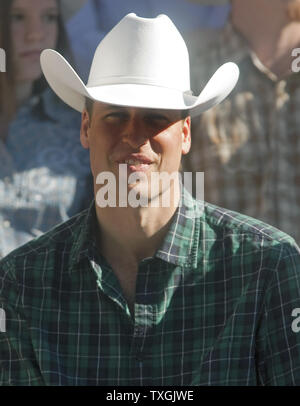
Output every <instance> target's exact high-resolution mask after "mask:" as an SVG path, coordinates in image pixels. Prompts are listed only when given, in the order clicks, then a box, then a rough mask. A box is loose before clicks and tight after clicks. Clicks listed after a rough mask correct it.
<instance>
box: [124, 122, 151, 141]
mask: <svg viewBox="0 0 300 406" xmlns="http://www.w3.org/2000/svg"><path fill="white" fill-rule="evenodd" d="M148 138H149V134H148V131H147V128H146V126H145V124H144V122H143V119H142V118H141V117H138V116H133V117H130V118H129V119H128V121H127V123H126V126H125V127H124V129H123V132H122V140H123V141H124V142H126V143H128V144H129V145H130V146H131V147H132V148H138V147H140V146H141V145H144V144H146V142H147V141H148Z"/></svg>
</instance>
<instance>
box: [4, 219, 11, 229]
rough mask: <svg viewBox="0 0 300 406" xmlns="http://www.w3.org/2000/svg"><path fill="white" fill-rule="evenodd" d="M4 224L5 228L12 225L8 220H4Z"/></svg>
mask: <svg viewBox="0 0 300 406" xmlns="http://www.w3.org/2000/svg"><path fill="white" fill-rule="evenodd" d="M3 226H4V227H5V228H9V227H10V221H8V220H5V221H3Z"/></svg>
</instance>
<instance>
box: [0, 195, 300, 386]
mask: <svg viewBox="0 0 300 406" xmlns="http://www.w3.org/2000/svg"><path fill="white" fill-rule="evenodd" d="M183 193H184V195H183V196H184V197H185V199H187V200H186V202H188V201H189V202H190V203H191V197H190V195H188V193H187V192H186V191H184V192H183ZM192 203H193V204H194V209H195V210H196V209H197V208H198V209H199V207H198V206H199V205H200V204H201V203H200V202H195V201H194V202H192ZM189 207H190V206H189ZM194 214H195V213H194ZM96 223H97V220H96V214H95V209H94V206H91V208H90V209H89V210H87V211H84V212H82V213H81V214H79V215H77V216H76V217H74V218H72V219H70V220H69V221H68V222H66V223H64V224H62V225H59V226H57V227H56V228H54V229H53V230H51V231H50V232H48V233H46V234H45V235H43V236H42V237H39V238H38V239H36V240H33V241H31V242H29V243H28V244H26V245H25V246H23V247H21V248H19V249H18V250H16V251H14V252H13V253H11V254H10V255H9V256H7V257H6V258H5V259H3V260H2V261H1V262H0V308H3V309H4V310H5V312H6V332H5V333H0V383H1V384H2V385H116V386H118V385H300V333H298V334H297V333H295V332H293V330H292V328H291V326H292V323H293V321H294V322H295V317H292V311H293V309H294V308H297V307H299V297H300V255H299V254H300V253H299V249H298V247H297V246H296V245H295V243H294V240H293V239H292V238H290V237H289V236H287V235H286V234H284V233H282V232H281V231H278V230H276V229H274V228H272V227H270V226H267V225H266V224H264V223H261V222H259V221H256V220H254V219H251V218H248V217H246V216H243V215H240V214H237V213H234V212H231V211H226V210H223V209H221V208H218V207H216V206H213V205H211V204H205V206H204V212H203V214H202V215H201V216H195V215H193V209H191V208H189V209H188V208H187V205H186V204H185V203H184V204H183V205H182V207H180V208H179V209H178V210H177V211H176V213H175V214H174V218H173V222H172V224H171V226H170V229H169V231H168V234H167V235H166V238H165V240H164V242H163V244H162V246H161V247H160V249H159V250H158V251H157V252H156V254H155V255H154V257H152V258H145V259H144V260H143V261H141V262H140V264H139V272H138V279H137V285H136V302H135V318H134V320H133V319H132V317H131V316H130V312H129V309H128V306H127V303H126V301H125V299H124V296H123V294H122V292H121V289H120V285H119V283H118V281H117V279H116V277H115V275H114V273H113V272H112V270H111V268H110V266H109V264H108V263H107V262H106V261H105V259H104V258H103V257H102V256H101V255H100V254H99V253H98V252H97V248H96V245H95V238H94V235H95V227H96Z"/></svg>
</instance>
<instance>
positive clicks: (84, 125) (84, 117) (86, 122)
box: [80, 109, 90, 149]
mask: <svg viewBox="0 0 300 406" xmlns="http://www.w3.org/2000/svg"><path fill="white" fill-rule="evenodd" d="M89 130H90V117H89V113H88V112H87V110H86V109H84V110H83V111H82V113H81V126H80V142H81V145H82V146H83V148H85V149H89V147H90V145H89Z"/></svg>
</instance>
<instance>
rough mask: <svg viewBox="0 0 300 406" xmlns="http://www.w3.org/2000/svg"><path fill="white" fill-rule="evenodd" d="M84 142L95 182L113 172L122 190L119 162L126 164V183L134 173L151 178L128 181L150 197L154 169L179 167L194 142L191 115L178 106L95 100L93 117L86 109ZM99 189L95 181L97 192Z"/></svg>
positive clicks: (158, 171) (82, 140)
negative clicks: (153, 106) (163, 107)
mask: <svg viewBox="0 0 300 406" xmlns="http://www.w3.org/2000/svg"><path fill="white" fill-rule="evenodd" d="M81 143H82V145H83V147H84V148H88V149H89V150H90V160H91V169H92V173H93V177H94V182H95V181H96V178H97V176H98V175H99V173H101V172H104V171H105V172H111V173H113V174H114V175H115V178H116V181H117V190H118V185H119V165H120V164H126V165H127V167H126V169H127V173H128V175H127V178H126V179H125V181H126V183H128V182H127V181H128V176H129V175H130V174H137V173H142V175H143V177H146V179H147V182H146V181H145V182H144V181H143V180H142V181H139V182H138V184H137V182H134V183H133V184H131V185H128V186H127V188H128V190H129V189H130V188H133V187H138V190H139V192H140V193H142V194H147V196H148V197H149V192H150V187H151V174H152V173H154V172H156V173H161V172H167V173H169V174H171V173H173V172H178V171H179V168H180V161H181V156H182V154H186V153H188V151H189V149H190V145H191V137H190V117H187V118H185V119H182V118H181V112H179V111H174V110H158V109H144V108H133V107H122V106H114V105H109V104H104V103H100V102H95V103H94V106H93V113H92V117H89V114H88V112H87V111H86V110H84V111H83V113H82V124H81ZM120 179H123V180H124V178H122V177H121V178H120ZM143 179H145V178H143ZM98 189H99V185H96V184H95V193H97V191H98Z"/></svg>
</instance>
